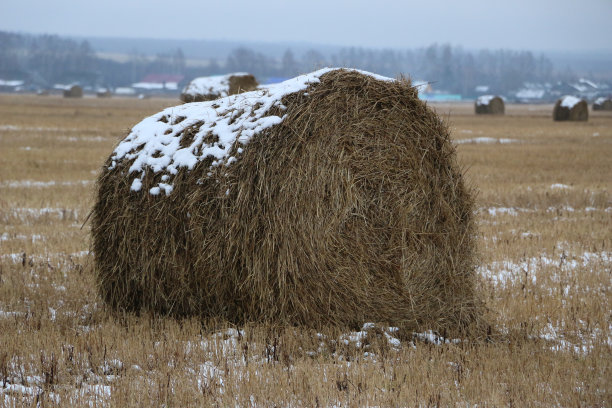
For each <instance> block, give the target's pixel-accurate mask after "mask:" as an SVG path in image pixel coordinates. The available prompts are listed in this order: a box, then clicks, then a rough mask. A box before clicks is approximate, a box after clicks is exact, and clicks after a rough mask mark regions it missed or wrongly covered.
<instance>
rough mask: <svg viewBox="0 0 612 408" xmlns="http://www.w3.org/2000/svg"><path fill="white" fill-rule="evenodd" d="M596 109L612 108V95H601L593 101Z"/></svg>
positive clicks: (607, 109)
mask: <svg viewBox="0 0 612 408" xmlns="http://www.w3.org/2000/svg"><path fill="white" fill-rule="evenodd" d="M593 110H594V111H609V110H612V97H607V98H606V97H603V96H602V97H600V98H597V99H595V101H594V102H593Z"/></svg>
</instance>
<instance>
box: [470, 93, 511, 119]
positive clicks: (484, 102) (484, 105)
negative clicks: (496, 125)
mask: <svg viewBox="0 0 612 408" xmlns="http://www.w3.org/2000/svg"><path fill="white" fill-rule="evenodd" d="M474 109H475V110H476V113H477V114H491V115H503V114H504V112H505V105H504V100H503V99H502V98H500V97H499V96H495V95H482V96H479V97H478V99H476V102H474Z"/></svg>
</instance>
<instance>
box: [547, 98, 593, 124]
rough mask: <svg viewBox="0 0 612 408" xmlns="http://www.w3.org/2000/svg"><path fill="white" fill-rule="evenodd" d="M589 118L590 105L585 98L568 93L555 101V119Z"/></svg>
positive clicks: (584, 119) (585, 119)
mask: <svg viewBox="0 0 612 408" xmlns="http://www.w3.org/2000/svg"><path fill="white" fill-rule="evenodd" d="M588 119H589V106H588V105H587V103H586V101H585V100H584V99H580V98H577V97H575V96H571V95H566V96H564V97H562V98H560V99H559V100H557V103H555V107H554V108H553V120H555V121H564V120H570V121H587V120H588Z"/></svg>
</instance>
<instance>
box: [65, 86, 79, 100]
mask: <svg viewBox="0 0 612 408" xmlns="http://www.w3.org/2000/svg"><path fill="white" fill-rule="evenodd" d="M82 97H83V88H81V87H80V86H78V85H72V86H71V87H70V89H66V90H65V91H64V98H82Z"/></svg>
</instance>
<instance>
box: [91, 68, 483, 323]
mask: <svg viewBox="0 0 612 408" xmlns="http://www.w3.org/2000/svg"><path fill="white" fill-rule="evenodd" d="M473 209H474V208H473V198H472V196H471V193H470V191H469V189H468V188H467V187H466V186H465V184H464V180H463V176H462V174H461V172H460V169H459V166H458V164H457V162H456V153H455V148H454V146H453V143H452V142H451V140H450V136H449V129H448V127H447V125H446V124H444V123H443V122H442V121H441V119H440V118H439V117H438V116H437V115H436V114H435V113H434V112H433V111H432V110H431V109H430V108H428V107H427V105H426V104H425V103H424V102H422V101H420V100H419V98H418V95H417V90H416V89H415V88H413V87H411V86H410V83H409V82H408V81H406V80H399V81H395V80H390V79H388V78H383V77H379V76H375V75H374V74H368V73H364V72H360V71H354V70H344V69H329V68H328V69H323V70H320V71H316V72H314V73H311V74H309V75H303V76H300V77H297V78H294V79H291V80H289V81H286V82H284V83H281V84H279V85H276V86H271V87H268V88H266V89H263V90H258V91H253V92H249V93H244V94H242V95H238V96H236V97H233V98H223V99H219V100H216V101H211V102H201V103H191V104H185V105H181V106H176V107H172V108H168V109H166V110H164V111H162V112H160V113H158V114H156V115H153V116H151V117H149V118H146V119H144V120H143V121H142V122H141V123H139V124H138V125H136V126H135V127H134V128H133V129H132V131H131V133H130V134H129V135H128V136H127V137H126V138H125V139H124V140H123V141H122V142H120V143H119V145H118V146H117V147H116V149H115V150H114V152H113V153H112V154H111V156H110V157H109V158H108V159H107V161H106V163H105V165H104V168H103V171H102V173H101V175H100V177H99V179H98V181H97V201H96V203H95V206H94V209H93V217H92V220H93V221H92V236H93V250H94V254H95V255H94V257H95V269H96V273H97V276H98V281H99V289H100V293H101V295H102V297H103V298H104V300H105V301H106V302H107V304H109V305H110V306H111V307H113V308H115V309H118V310H128V311H136V312H138V311H143V310H148V311H152V312H155V313H162V314H170V315H174V316H185V315H187V316H189V315H196V316H200V317H204V318H206V317H216V318H223V319H227V320H228V321H230V322H233V323H236V324H241V323H245V322H274V323H284V324H300V325H308V326H316V327H320V326H323V325H337V326H355V327H357V326H360V325H361V324H363V323H364V322H386V323H387V324H391V325H394V326H400V327H404V328H408V329H429V328H430V329H434V330H448V332H449V333H450V332H457V333H459V332H461V333H465V332H466V331H470V330H472V329H473V328H474V327H479V328H481V327H483V326H482V324H481V323H482V318H481V311H482V306H481V302H480V301H479V298H478V296H477V293H476V291H475V284H476V280H477V277H476V274H475V265H474V262H475V257H474V225H473V220H472V213H473Z"/></svg>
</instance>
